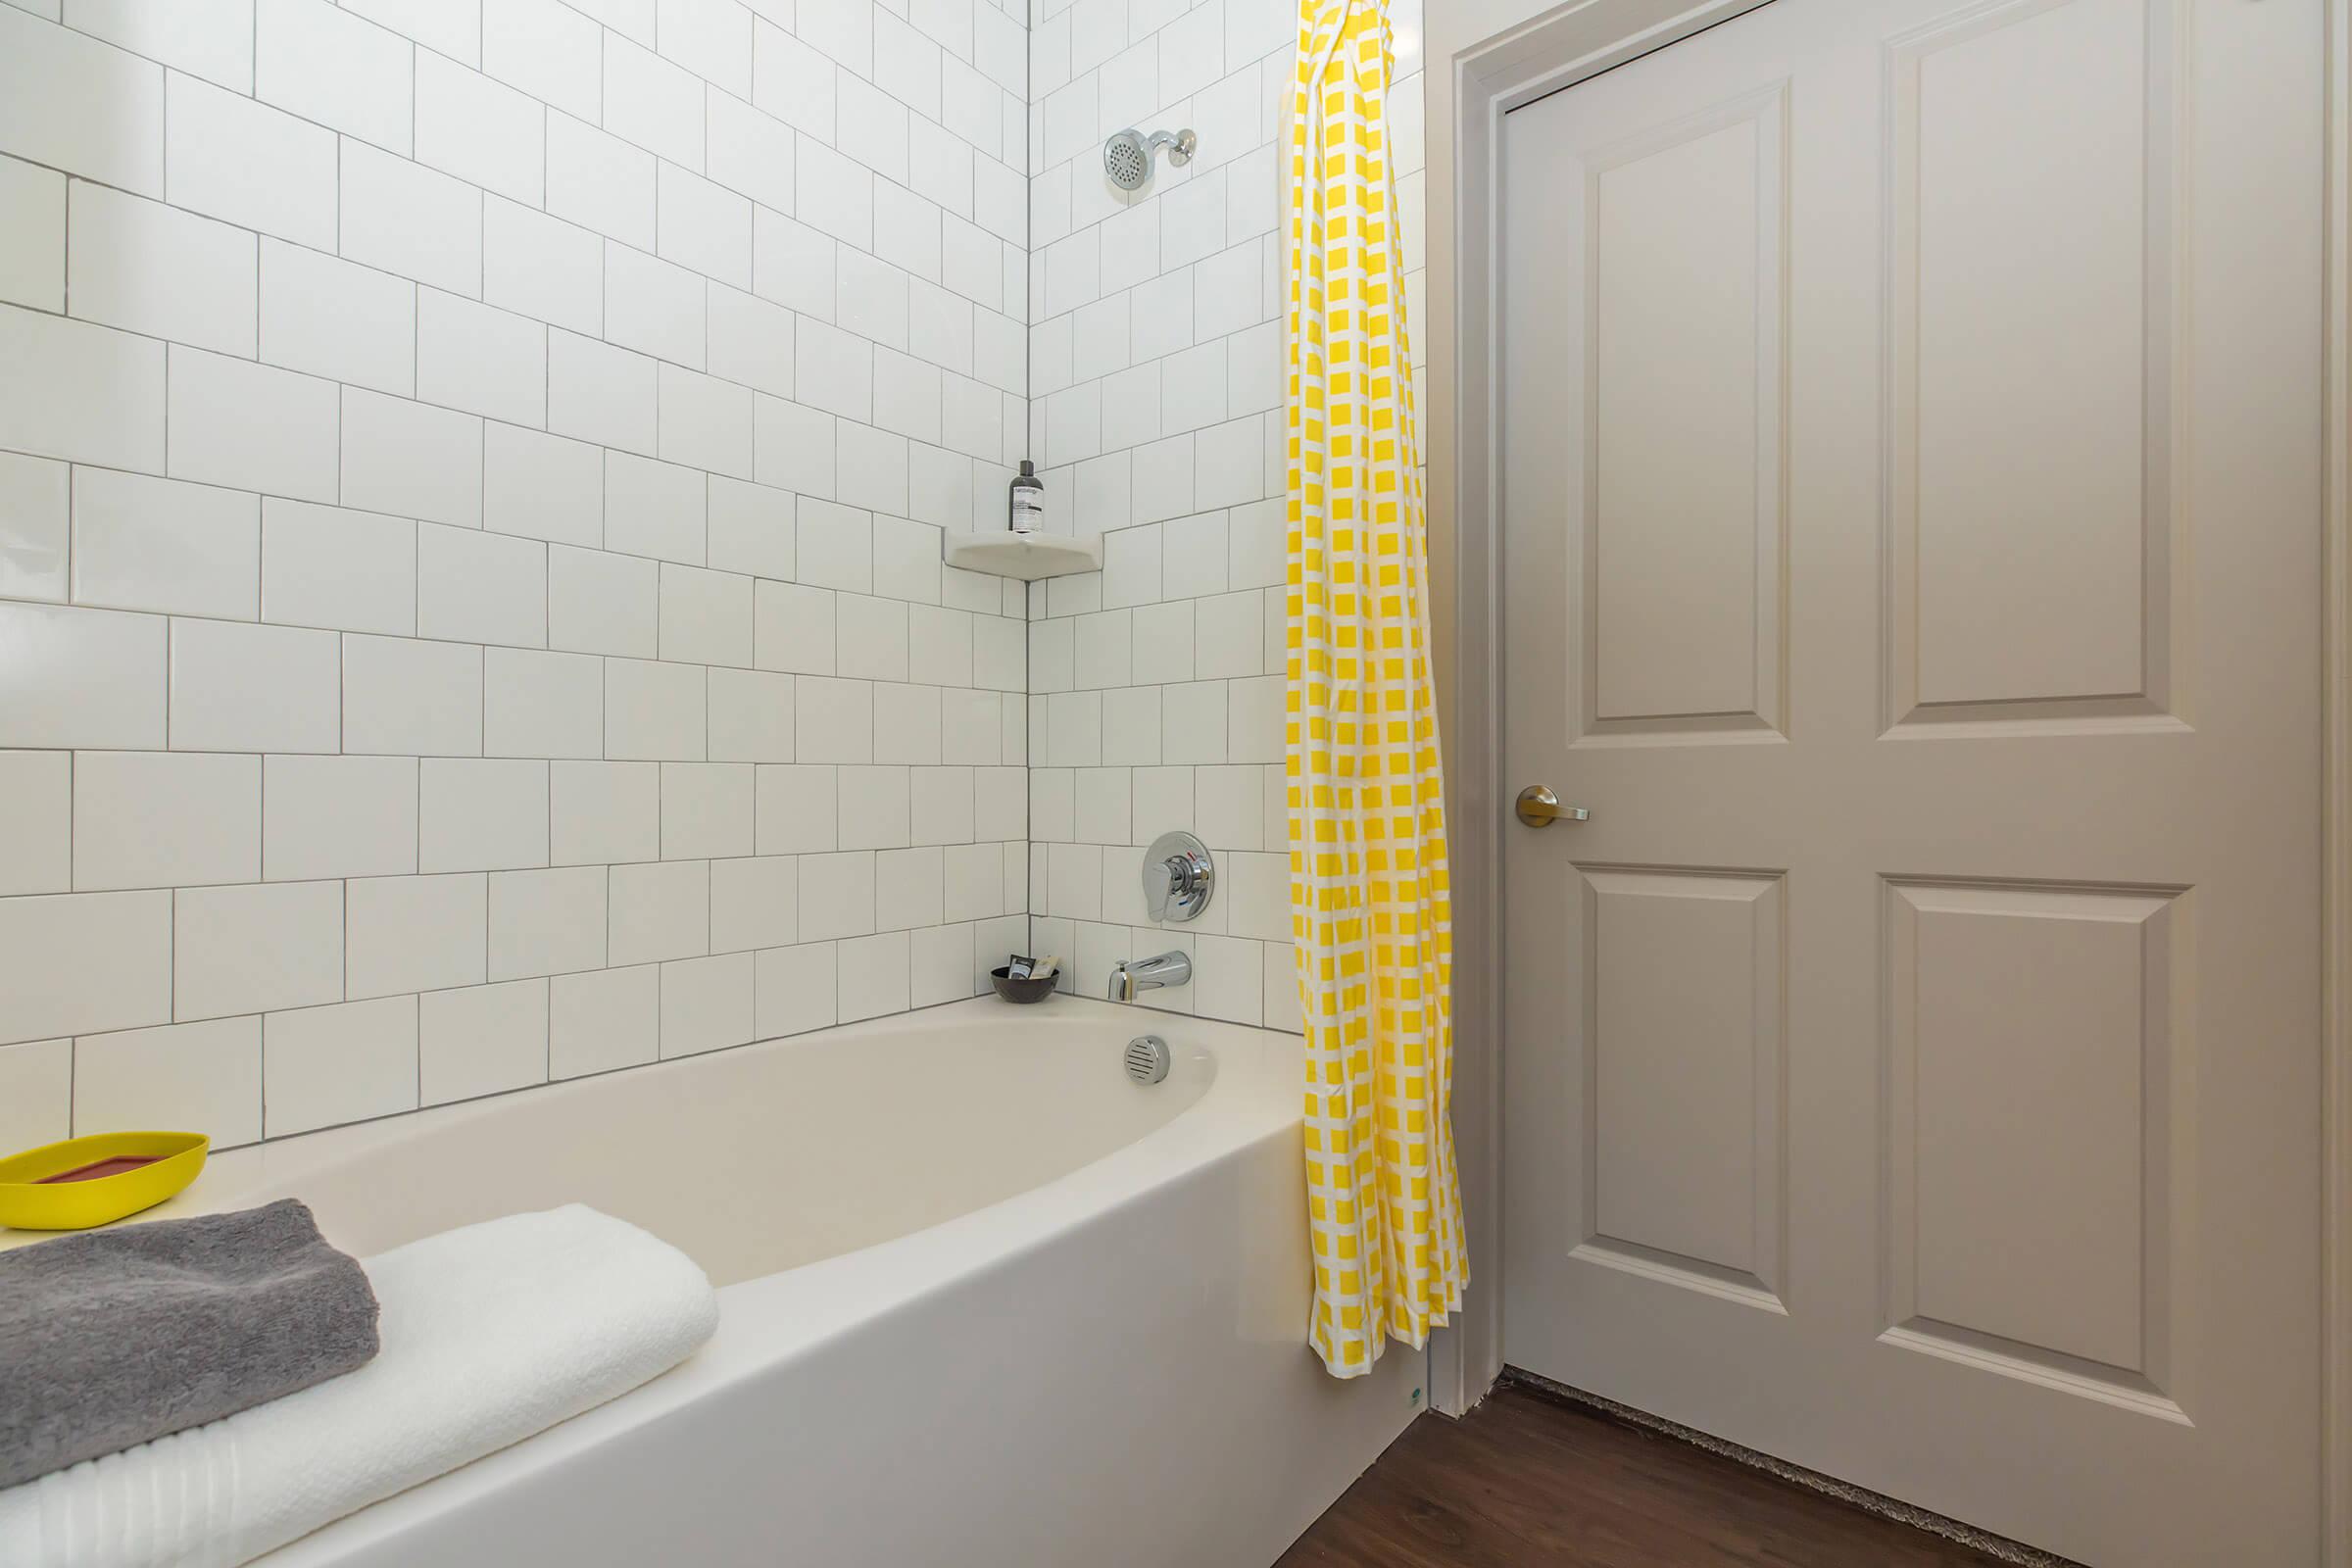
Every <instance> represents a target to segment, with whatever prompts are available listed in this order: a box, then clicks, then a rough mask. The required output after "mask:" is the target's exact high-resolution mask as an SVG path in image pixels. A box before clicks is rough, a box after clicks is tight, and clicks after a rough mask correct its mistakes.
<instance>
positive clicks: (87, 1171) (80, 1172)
mask: <svg viewBox="0 0 2352 1568" xmlns="http://www.w3.org/2000/svg"><path fill="white" fill-rule="evenodd" d="M162 1157H163V1156H162V1155H161V1154H117V1155H116V1156H115V1157H114V1158H112V1159H101V1160H94V1161H92V1162H91V1163H90V1164H87V1165H76V1166H74V1167H73V1169H72V1170H61V1171H59V1172H58V1173H57V1174H56V1175H54V1176H44V1177H42V1178H41V1179H40V1182H39V1183H38V1185H40V1186H43V1187H46V1186H48V1185H49V1184H50V1183H52V1182H94V1181H96V1180H97V1179H98V1178H99V1177H101V1176H120V1175H122V1174H123V1172H124V1171H126V1170H138V1169H140V1168H141V1167H142V1166H146V1165H152V1164H154V1163H155V1162H156V1161H157V1160H159V1159H161V1158H162Z"/></svg>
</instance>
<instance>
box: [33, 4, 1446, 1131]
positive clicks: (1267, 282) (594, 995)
mask: <svg viewBox="0 0 2352 1568" xmlns="http://www.w3.org/2000/svg"><path fill="white" fill-rule="evenodd" d="M1035 3H1036V8H1037V9H1036V14H1035V16H1034V17H1031V16H1029V15H1027V14H1026V12H1027V9H1028V8H1027V6H1025V5H1023V4H1022V3H1021V0H1011V7H1012V8H1011V9H1005V8H1004V7H1003V5H1002V4H1001V3H1000V0H914V3H913V4H912V5H911V6H910V7H909V6H905V5H904V4H903V0H803V3H802V4H801V5H800V6H798V7H797V8H795V7H792V6H785V5H772V4H764V3H757V4H747V3H738V0H451V3H443V0H343V3H342V4H341V5H340V6H339V7H338V6H336V5H334V4H331V3H330V0H201V3H197V0H191V3H189V4H187V5H184V6H183V5H173V6H170V7H162V6H157V7H138V6H125V5H100V4H94V3H69V4H66V5H64V6H59V5H56V4H47V5H42V4H25V3H23V0H18V3H15V4H0V953H5V954H7V955H8V956H9V961H8V962H7V963H6V964H4V965H0V1145H8V1146H14V1145H18V1144H24V1143H29V1142H33V1141H36V1140H39V1139H46V1138H58V1137H64V1136H67V1135H68V1133H69V1132H72V1131H76V1130H78V1131H91V1130H97V1129H100V1128H104V1127H109V1126H119V1125H125V1124H129V1123H133V1122H137V1123H147V1124H162V1123H175V1124H180V1125H186V1126H190V1127H195V1128H200V1129H202V1130H205V1131H208V1132H210V1133H212V1134H213V1136H214V1137H215V1138H216V1140H217V1141H218V1142H220V1143H221V1144H222V1145H223V1146H226V1145H233V1144H238V1143H246V1142H251V1141H253V1140H255V1139H257V1138H261V1137H265V1136H269V1137H274V1136H281V1135H285V1134H290V1133H295V1132H301V1131H306V1130H309V1129H311V1128H315V1127H320V1126H327V1125H332V1124H334V1123H337V1122H342V1121H349V1120H355V1119H363V1118H368V1117H373V1116H380V1115H386V1114H391V1113H394V1112H397V1111H401V1110H406V1109H410V1108H413V1107H415V1106H417V1105H419V1104H428V1103H439V1102H441V1101H446V1100H451V1099H461V1098H466V1097H468V1096H473V1095H481V1094H490V1093H496V1092H501V1091H505V1090H510V1089H516V1088H521V1087H525V1086H527V1085H529V1084H534V1083H539V1082H542V1081H546V1080H549V1079H562V1078H568V1077H575V1076H578V1075H581V1074H584V1073H596V1072H607V1071H612V1070H614V1069H616V1068H622V1067H628V1066H632V1065H637V1064H641V1063H644V1062H649V1061H653V1060H656V1059H659V1058H660V1057H662V1056H671V1055H677V1054H685V1053H689V1052H695V1051H705V1050H713V1049H717V1048H720V1047H723V1046H726V1045H731V1044H738V1043H741V1042H742V1041H745V1040H750V1039H764V1038H769V1037H772V1036H776V1035H782V1034H791V1033H797V1032H800V1031H803V1030H808V1029H814V1028H820V1027H823V1026H825V1025H827V1024H831V1023H835V1022H840V1021H848V1020H852V1019H856V1018H863V1017H871V1016H874V1015H877V1014H881V1013H887V1012H891V1011H895V1010H899V1009H902V1008H906V1007H909V1006H923V1005H933V1004H936V1003H939V1002H944V1001H948V1000H952V999H953V998H955V997H957V996H961V995H963V994H965V993H966V992H967V991H971V990H979V989H985V988H986V979H985V970H986V967H987V966H988V965H989V964H990V963H992V962H994V961H996V959H997V958H998V956H1001V955H1003V954H1005V952H1007V951H1009V950H1012V949H1016V948H1021V949H1029V948H1034V949H1035V950H1036V951H1046V950H1052V951H1054V952H1057V953H1059V954H1060V955H1061V956H1062V957H1063V959H1064V962H1065V964H1066V965H1067V966H1068V967H1067V968H1066V969H1065V975H1066V979H1065V984H1066V985H1067V986H1068V987H1069V988H1070V989H1073V990H1075V989H1081V988H1083V989H1085V990H1088V991H1093V990H1095V989H1097V987H1098V986H1099V984H1100V982H1101V980H1102V978H1103V974H1104V973H1105V972H1106V971H1107V969H1108V967H1109V965H1110V963H1112V962H1113V961H1115V960H1116V959H1118V958H1121V957H1127V956H1136V955H1140V954H1144V953H1149V952H1153V951H1159V950H1161V949H1165V948H1170V947H1174V948H1179V949H1181V950H1183V951H1185V952H1187V953H1189V954H1191V955H1192V956H1193V957H1194V959H1195V962H1196V978H1195V981H1194V983H1193V984H1192V985H1191V986H1189V987H1182V988H1173V989H1170V990H1164V991H1157V992H1153V993H1151V994H1150V996H1149V997H1148V998H1147V1005H1158V1006H1163V1007H1168V1008H1172V1009H1176V1010H1182V1011H1199V1012H1201V1013H1203V1014H1207V1015H1212V1016H1215V1017H1219V1018H1226V1019H1233V1020H1237V1021H1242V1022H1248V1023H1262V1024H1265V1025H1268V1026H1271V1027H1278V1028H1295V1027H1296V1025H1297V1017H1296V1012H1297V1004H1296V1002H1295V1000H1294V995H1295V994H1294V987H1293V982H1292V978H1291V956H1290V952H1289V941H1288V908H1287V894H1286V877H1287V858H1286V855H1285V848H1284V825H1283V823H1284V809H1285V808H1284V801H1283V790H1282V779H1281V774H1282V766H1281V760H1282V731H1281V704H1282V697H1281V675H1282V667H1283V652H1284V651H1283V638H1284V627H1283V606H1282V602H1281V598H1282V589H1281V583H1282V580H1283V571H1284V544H1283V515H1282V500H1281V496H1282V487H1283V482H1284V476H1283V461H1284V460H1283V435H1282V427H1281V426H1282V414H1281V381H1280V376H1281V353H1282V338H1281V334H1282V330H1283V325H1282V315H1283V299H1282V295H1283V284H1282V262H1283V257H1282V251H1281V246H1282V244H1283V239H1282V195H1281V189H1280V185H1279V179H1280V172H1279V171H1280V166H1281V159H1280V158H1279V157H1278V154H1279V152H1280V150H1281V149H1282V147H1283V146H1285V145H1286V143H1287V137H1288V116H1289V104H1288V90H1289V80H1290V61H1289V55H1290V51H1291V49H1292V47H1293V38H1294V35H1295V25H1296V24H1295V7H1294V6H1293V5H1292V4H1290V3H1289V0H1200V3H1195V4H1190V5H1187V4H1185V3H1184V0H1074V3H1073V0H1035ZM1419 11H1420V8H1419V5H1418V4H1417V3H1413V0H1405V3H1403V4H1400V5H1398V6H1397V9H1396V15H1395V21H1396V25H1397V74H1398V84H1397V88H1396V89H1395V91H1394V93H1393V95H1392V98H1391V104H1390V133H1391V137H1392V140H1393V144H1394V146H1395V148H1396V169H1397V176H1398V177H1397V199H1398V203H1399V207H1400V209H1401V210H1402V211H1401V217H1402V219H1403V223H1402V228H1403V235H1404V244H1405V246H1406V251H1407V255H1406V268H1407V272H1406V278H1405V285H1406V298H1407V312H1408V319H1410V320H1412V321H1413V322H1415V323H1417V322H1418V321H1419V320H1420V319H1421V315H1422V307H1423V304H1424V302H1425V299H1426V289H1425V276H1426V274H1425V272H1424V271H1423V270H1422V269H1423V265H1424V258H1423V256H1422V255H1421V254H1420V247H1421V245H1422V238H1421V236H1422V233H1423V225H1422V223H1421V222H1420V212H1421V201H1422V183H1423V174H1422V151H1421V150H1422V135H1421V91H1420V88H1421V80H1420V75H1419V73H1420V69H1421V61H1420V57H1419V35H1420V15H1419ZM61 19H62V20H61ZM1130 124H1133V125H1139V126H1142V127H1143V128H1144V129H1146V130H1150V129H1152V128H1154V127H1157V126H1163V125H1164V126H1166V127H1168V128H1171V129H1172V128H1175V127H1176V126H1178V125H1191V126H1193V127H1195V128H1196V129H1197V130H1198V131H1199V133H1200V136H1201V150H1200V156H1199V157H1198V159H1196V161H1195V162H1194V163H1193V164H1192V165H1191V166H1190V167H1189V168H1185V169H1181V170H1180V169H1174V168H1171V167H1169V166H1168V165H1167V164H1165V163H1164V161H1163V162H1162V163H1161V164H1160V165H1159V167H1158V168H1157V170H1156V172H1155V174H1154V176H1153V178H1152V182H1151V183H1150V184H1149V185H1147V186H1146V187H1145V189H1144V190H1142V191H1141V192H1138V193H1136V194H1134V195H1127V194H1123V193H1120V192H1118V191H1117V190H1116V189H1115V188H1114V187H1112V186H1111V185H1110V184H1109V183H1108V182H1107V181H1106V180H1105V179H1104V178H1103V174H1102V165H1101V158H1100V147H1101V143H1102V138H1103V136H1105V135H1107V134H1108V133H1109V132H1110V131H1112V130H1115V129H1118V128H1120V127H1122V126H1125V125H1130ZM69 261H70V265H69ZM1415 349H1416V353H1415V363H1416V373H1417V374H1418V366H1419V355H1418V343H1417V340H1416V344H1415ZM1423 406H1424V407H1426V400H1425V399H1424V403H1423ZM1022 457H1032V458H1035V459H1036V460H1037V461H1038V462H1039V465H1040V466H1041V468H1042V469H1043V471H1044V472H1045V475H1046V477H1047V480H1048V483H1049V484H1050V486H1051V487H1052V488H1051V491H1050V495H1051V497H1052V503H1051V512H1050V521H1049V526H1051V527H1054V528H1055V529H1058V530H1062V531H1098V530H1099V531H1102V532H1103V533H1104V534H1105V535H1106V536H1107V537H1106V551H1105V558H1106V559H1105V570H1104V571H1103V572H1101V573H1096V574H1089V575H1085V576H1079V577H1068V578H1060V579H1055V580H1054V581H1052V582H1048V583H1040V584H1035V585H1032V586H1031V587H1030V588H1029V590H1028V591H1027V593H1026V595H1025V596H1024V595H1023V593H1022V592H1021V590H1020V587H1019V585H1018V584H1011V583H1005V582H1001V581H999V580H998V579H995V578H990V577H979V576H973V575H970V574H967V573H963V572H958V571H955V570H950V569H945V568H943V567H942V566H941V565H940V555H939V532H940V530H941V529H944V528H956V527H964V526H978V527H991V526H999V525H1001V524H1002V521H1003V508H1004V504H1005V494H1004V486H1005V480H1006V479H1007V478H1008V477H1009V475H1010V471H1011V465H1012V464H1013V463H1014V462H1015V461H1017V460H1018V459H1019V458H1022ZM1033 694H1034V695H1033ZM1033 764H1034V765H1033ZM1180 826H1189V827H1191V828H1192V829H1194V830H1195V831H1196V832H1198V833H1200V834H1201V836H1202V837H1203V838H1204V839H1206V840H1207V842H1208V843H1209V845H1210V847H1211V848H1212V849H1213V850H1214V851H1215V852H1216V853H1217V856H1218V859H1219V864H1220V867H1221V869H1222V871H1223V877H1224V880H1223V886H1222V890H1221V892H1220V894H1219V896H1218V898H1217V900H1216V902H1215V904H1214V905H1213V906H1212V907H1211V908H1210V910H1209V911H1208V913H1207V915H1206V916H1205V917H1204V918H1203V920H1202V921H1201V922H1200V923H1198V924H1197V925H1192V926H1184V927H1177V928H1173V929H1153V928H1152V927H1151V926H1150V925H1149V924H1148V923H1147V921H1146V917H1145V912H1144V907H1143V902H1142V896H1141V892H1140V886H1139V882H1138V876H1137V873H1138V870H1139V868H1140V864H1141V859H1142V846H1143V845H1145V844H1148V843H1149V842H1150V840H1151V839H1152V838H1153V837H1154V836H1156V835H1157V834H1158V833H1160V832H1162V831H1165V830H1166V829H1168V828H1172V827H1180Z"/></svg>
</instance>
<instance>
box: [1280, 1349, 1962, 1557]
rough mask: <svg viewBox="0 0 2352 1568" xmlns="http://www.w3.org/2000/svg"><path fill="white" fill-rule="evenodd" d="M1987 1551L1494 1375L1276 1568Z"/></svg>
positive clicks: (1384, 1465) (1381, 1467)
mask: <svg viewBox="0 0 2352 1568" xmlns="http://www.w3.org/2000/svg"><path fill="white" fill-rule="evenodd" d="M1996 1561H1997V1559H1995V1558H1992V1557H1988V1556H1986V1555H1985V1554H1984V1553H1982V1552H1979V1551H1974V1550H1971V1549H1970V1548H1968V1547H1966V1546H1961V1545H1956V1544H1953V1543H1951V1542H1948V1541H1945V1540H1943V1539H1942V1538H1940V1537H1937V1536H1931V1535H1928V1534H1926V1533H1924V1532H1921V1531H1917V1530H1913V1529H1911V1528H1910V1527H1909V1526H1906V1525H1899V1524H1896V1523H1894V1522H1892V1521H1891V1520H1887V1519H1881V1518H1879V1517H1877V1516H1876V1515H1874V1514H1868V1513H1864V1512H1863V1511H1862V1510H1860V1509H1858V1508H1854V1507H1850V1506H1848V1505H1847V1504H1845V1503H1842V1502H1839V1501H1838V1500H1837V1499H1835V1498H1833V1497H1827V1496H1824V1495H1821V1494H1819V1493H1817V1492H1812V1491H1808V1490H1807V1489H1805V1488H1803V1487H1799V1486H1796V1485H1794V1484H1792V1483H1789V1482H1787V1481H1783V1480H1781V1479H1780V1478H1779V1477H1777V1476H1771V1475H1767V1474H1765V1473H1764V1472H1762V1471H1760V1470H1753V1469H1750V1468H1749V1467H1747V1466H1746V1465H1743V1464H1740V1463H1737V1462H1736V1461H1734V1460H1731V1459H1726V1458H1724V1457H1722V1456H1721V1455H1720V1454H1714V1453H1709V1452H1707V1451H1706V1450H1704V1449H1702V1448H1696V1447H1693V1446H1691V1445H1689V1444H1687V1443H1679V1442H1677V1441H1675V1440H1674V1439H1672V1438H1666V1437H1660V1436H1658V1435H1656V1434H1654V1433H1651V1432H1647V1431H1644V1430H1643V1429H1642V1428H1640V1427H1636V1426H1631V1425H1628V1424H1626V1423H1624V1422H1620V1421H1616V1420H1612V1419H1611V1418H1609V1417H1608V1416H1605V1415H1602V1414H1600V1413H1599V1412H1597V1411H1594V1410H1592V1409H1590V1408H1588V1407H1586V1406H1584V1405H1580V1404H1575V1403H1572V1402H1570V1401H1567V1400H1562V1399H1556V1398H1554V1397H1551V1396H1549V1395H1546V1394H1543V1393H1541V1392H1538V1391H1536V1390H1533V1389H1529V1388H1526V1387H1524V1386H1521V1385H1515V1384H1505V1385H1504V1386H1503V1387H1502V1388H1500V1389H1498V1390H1496V1391H1495V1394H1494V1395H1493V1396H1491V1397H1489V1398H1488V1399H1487V1401H1486V1402H1485V1403H1484V1404H1482V1405H1480V1406H1479V1407H1478V1408H1477V1409H1475V1410H1473V1411H1471V1412H1470V1414H1469V1415H1467V1416H1464V1417H1463V1418H1462V1419H1461V1420H1459V1421H1449V1420H1447V1419H1446V1417H1444V1416H1441V1415H1424V1416H1422V1417H1421V1418H1420V1419H1419V1420H1417V1421H1415V1422H1414V1423H1413V1424H1412V1425H1411V1426H1410V1427H1409V1428H1407V1429H1406V1430H1405V1433H1404V1436H1402V1437H1401V1438H1398V1439H1397V1442H1396V1443H1395V1444H1394V1445H1393V1446H1391V1447H1390V1449H1389V1451H1388V1452H1387V1453H1385V1454H1383V1455H1381V1458H1380V1462H1379V1463H1378V1464H1375V1465H1374V1466H1373V1467H1372V1468H1371V1469H1370V1470H1368V1471H1366V1472H1365V1473H1364V1475H1363V1477H1362V1478H1361V1479H1360V1480H1358V1481H1357V1482H1356V1484H1355V1485H1354V1486H1352V1487H1350V1488H1348V1493H1347V1495H1345V1496H1343V1497H1341V1498H1340V1500H1339V1501H1338V1502H1335V1503H1333V1504H1332V1505H1331V1508H1330V1510H1329V1511H1328V1512H1326V1513H1325V1514H1324V1515H1323V1517H1322V1518H1321V1519H1318V1520H1317V1521H1315V1525H1314V1528H1313V1529H1311V1530H1309V1531H1307V1533H1306V1534H1305V1535H1303V1536H1301V1537H1299V1541H1298V1544H1295V1545H1293V1546H1292V1547H1291V1549H1290V1550H1289V1551H1287V1552H1285V1553H1284V1554H1283V1557H1282V1561H1281V1562H1280V1563H1278V1564H1276V1565H1275V1568H1342V1565H1345V1568H1439V1565H1443V1568H1734V1565H1738V1568H1749V1565H1756V1564H1761V1565H1769V1568H1849V1565H1850V1568H1964V1565H1965V1568H1979V1565H1985V1564H1995V1563H1996Z"/></svg>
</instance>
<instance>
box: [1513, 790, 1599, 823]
mask: <svg viewBox="0 0 2352 1568" xmlns="http://www.w3.org/2000/svg"><path fill="white" fill-rule="evenodd" d="M1518 812H1519V820H1520V821H1522V822H1525V823H1526V824H1527V825H1528V826H1529V827H1549V826H1551V824H1552V823H1554V822H1582V821H1584V820H1586V819H1587V818H1588V817H1590V816H1591V815H1592V814H1593V813H1592V812H1591V811H1588V810H1586V809H1584V808H1583V807H1581V806H1562V805H1561V804H1560V798H1559V797H1558V796H1557V795H1554V794H1552V793H1551V789H1550V787H1549V786H1548V785H1544V784H1530V785H1529V786H1528V787H1527V788H1525V789H1523V790H1521V791H1520V792H1519V805H1518Z"/></svg>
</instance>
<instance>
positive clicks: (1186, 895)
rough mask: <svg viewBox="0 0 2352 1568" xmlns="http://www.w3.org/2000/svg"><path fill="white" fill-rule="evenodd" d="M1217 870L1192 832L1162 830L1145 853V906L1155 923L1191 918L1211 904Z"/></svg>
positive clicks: (1198, 914)
mask: <svg viewBox="0 0 2352 1568" xmlns="http://www.w3.org/2000/svg"><path fill="white" fill-rule="evenodd" d="M1216 880H1217V870H1216V866H1215V864H1214V863H1213V862H1212V861H1211V860H1210V859H1209V858H1208V846H1206V845H1205V844H1202V843H1201V841H1200V840H1199V839H1197V838H1195V837H1194V836H1193V835H1192V834H1190V833H1162V834H1161V835H1160V836H1159V838H1158V839H1157V840H1156V841H1154V842H1153V844H1152V848H1151V849H1150V850H1149V851H1147V852H1146V853H1145V855H1144V906H1145V908H1146V911H1147V912H1148V913H1149V914H1150V915H1151V916H1152V923H1153V924H1160V923H1162V922H1165V921H1170V920H1192V919H1197V918H1198V917H1199V916H1200V913H1201V910H1203V909H1205V908H1207V907H1208V899H1209V895H1210V894H1211V893H1213V892H1215V891H1216Z"/></svg>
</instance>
